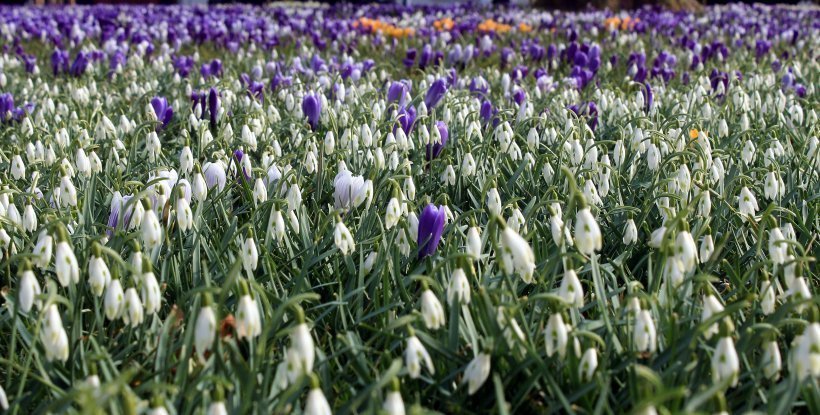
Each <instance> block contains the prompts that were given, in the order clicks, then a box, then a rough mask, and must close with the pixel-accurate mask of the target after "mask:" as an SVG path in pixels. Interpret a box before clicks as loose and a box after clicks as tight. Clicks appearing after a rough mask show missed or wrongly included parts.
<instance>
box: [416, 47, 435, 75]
mask: <svg viewBox="0 0 820 415" xmlns="http://www.w3.org/2000/svg"><path fill="white" fill-rule="evenodd" d="M432 59H433V47H432V46H430V44H429V43H428V44H426V45H424V48H422V49H421V56H420V57H419V69H421V70H424V68H426V67H427V65H429V64H430V61H431V60H432Z"/></svg>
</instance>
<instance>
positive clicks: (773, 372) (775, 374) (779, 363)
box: [761, 341, 783, 380]
mask: <svg viewBox="0 0 820 415" xmlns="http://www.w3.org/2000/svg"><path fill="white" fill-rule="evenodd" d="M761 362H762V365H763V374H764V375H765V376H766V378H768V379H772V380H777V379H778V378H779V377H780V369H781V368H782V367H783V359H782V358H781V356H780V347H778V345H777V342H776V341H767V342H764V343H763V357H762V358H761Z"/></svg>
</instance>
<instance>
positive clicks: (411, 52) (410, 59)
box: [402, 48, 417, 68]
mask: <svg viewBox="0 0 820 415" xmlns="http://www.w3.org/2000/svg"><path fill="white" fill-rule="evenodd" d="M416 53H417V52H416V50H415V49H413V48H410V49H407V52H406V53H405V55H404V56H405V58H404V60H403V61H402V62H403V63H404V66H406V67H408V68H410V67H412V66H413V64H414V63H415V62H416Z"/></svg>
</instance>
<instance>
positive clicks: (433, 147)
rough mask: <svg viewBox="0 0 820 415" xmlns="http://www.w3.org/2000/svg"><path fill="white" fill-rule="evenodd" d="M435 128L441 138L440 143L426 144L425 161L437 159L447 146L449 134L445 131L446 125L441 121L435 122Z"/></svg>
mask: <svg viewBox="0 0 820 415" xmlns="http://www.w3.org/2000/svg"><path fill="white" fill-rule="evenodd" d="M436 128H437V129H438V132H439V135H440V136H441V142H439V143H431V144H427V161H430V160H432V159H435V158H438V156H439V154H441V150H443V149H444V146H445V145H447V139H448V138H449V137H450V133H449V132H448V131H447V124H445V123H444V122H443V121H436Z"/></svg>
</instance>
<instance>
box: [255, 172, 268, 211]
mask: <svg viewBox="0 0 820 415" xmlns="http://www.w3.org/2000/svg"><path fill="white" fill-rule="evenodd" d="M253 200H254V202H255V203H256V204H257V205H259V204H262V203H265V202H266V201H267V200H268V188H267V187H265V181H264V180H262V179H261V178H257V179H256V181H255V182H254V185H253Z"/></svg>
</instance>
